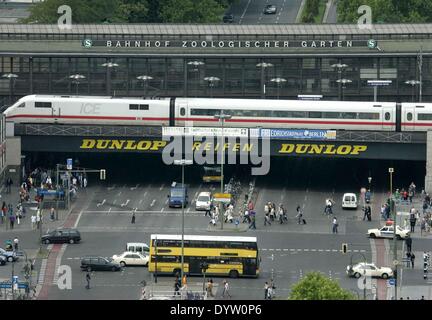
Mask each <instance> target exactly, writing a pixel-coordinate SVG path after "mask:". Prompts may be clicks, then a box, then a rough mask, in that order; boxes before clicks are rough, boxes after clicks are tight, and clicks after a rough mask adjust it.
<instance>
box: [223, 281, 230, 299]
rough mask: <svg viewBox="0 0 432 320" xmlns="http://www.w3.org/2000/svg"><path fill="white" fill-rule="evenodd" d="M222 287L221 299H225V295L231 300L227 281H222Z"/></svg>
mask: <svg viewBox="0 0 432 320" xmlns="http://www.w3.org/2000/svg"><path fill="white" fill-rule="evenodd" d="M223 286H224V288H223V292H222V297H223V298H225V295H227V296H228V297H230V298H231V294H230V292H229V283H228V281H226V280H224V281H223Z"/></svg>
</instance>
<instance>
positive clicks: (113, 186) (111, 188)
mask: <svg viewBox="0 0 432 320" xmlns="http://www.w3.org/2000/svg"><path fill="white" fill-rule="evenodd" d="M115 187H116V185H115V184H113V185H112V187H108V188H107V189H108V190H109V191H111V190H114V189H115Z"/></svg>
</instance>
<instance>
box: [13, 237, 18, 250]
mask: <svg viewBox="0 0 432 320" xmlns="http://www.w3.org/2000/svg"><path fill="white" fill-rule="evenodd" d="M13 242H14V249H15V251H18V244H19V240H18V238H17V237H15V239H14V241H13Z"/></svg>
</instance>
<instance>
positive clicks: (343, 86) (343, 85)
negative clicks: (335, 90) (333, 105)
mask: <svg viewBox="0 0 432 320" xmlns="http://www.w3.org/2000/svg"><path fill="white" fill-rule="evenodd" d="M336 82H337V83H339V85H342V101H344V99H345V96H344V89H345V88H346V84H347V83H351V82H352V80H350V79H338V80H336Z"/></svg>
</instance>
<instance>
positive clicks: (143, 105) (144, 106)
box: [139, 104, 149, 110]
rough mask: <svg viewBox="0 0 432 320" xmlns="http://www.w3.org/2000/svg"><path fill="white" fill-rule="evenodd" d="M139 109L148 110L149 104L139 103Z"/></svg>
mask: <svg viewBox="0 0 432 320" xmlns="http://www.w3.org/2000/svg"><path fill="white" fill-rule="evenodd" d="M139 109H140V110H148V109H149V105H148V104H140V105H139Z"/></svg>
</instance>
